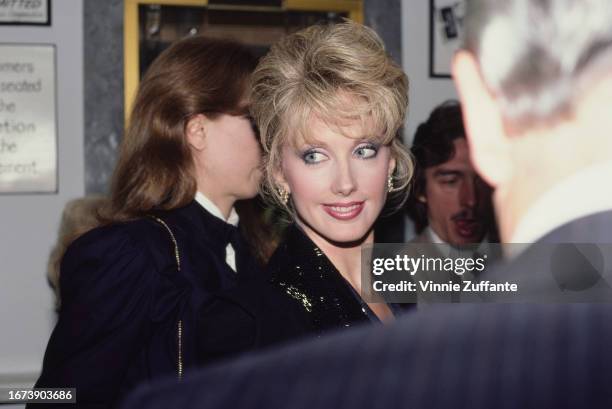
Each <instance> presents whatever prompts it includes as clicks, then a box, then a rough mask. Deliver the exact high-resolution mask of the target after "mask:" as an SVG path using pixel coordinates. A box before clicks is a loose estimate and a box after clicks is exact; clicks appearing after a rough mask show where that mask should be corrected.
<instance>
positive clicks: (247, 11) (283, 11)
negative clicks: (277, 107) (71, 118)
mask: <svg viewBox="0 0 612 409" xmlns="http://www.w3.org/2000/svg"><path fill="white" fill-rule="evenodd" d="M124 7H125V9H124V22H125V26H124V64H125V65H124V79H125V95H124V98H125V100H124V103H125V119H126V120H127V118H128V115H129V112H130V108H131V104H132V100H133V98H134V95H135V93H136V88H137V87H138V83H139V82H140V78H141V77H142V75H143V73H144V72H145V71H146V69H147V68H148V67H149V65H150V64H151V62H152V61H153V60H154V59H155V58H156V57H157V56H158V55H159V53H161V52H162V51H163V50H164V49H165V48H166V47H168V46H169V45H170V44H172V43H173V42H174V41H176V40H179V39H181V38H183V37H187V36H191V35H198V34H203V35H206V36H210V37H217V38H231V39H234V40H238V41H240V42H242V43H243V44H245V45H246V46H247V47H249V48H250V49H251V51H252V52H253V54H255V55H256V56H262V55H264V54H265V53H266V52H267V51H268V49H269V47H270V46H271V45H272V44H273V43H275V42H276V41H278V39H280V38H281V37H282V36H284V35H286V34H288V33H291V32H294V31H297V30H299V29H301V28H303V27H307V26H309V25H312V24H315V23H319V22H333V21H341V19H343V18H350V19H352V20H355V21H358V22H363V0H282V1H281V0H125V2H124Z"/></svg>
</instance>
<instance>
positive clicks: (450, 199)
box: [408, 101, 492, 245]
mask: <svg viewBox="0 0 612 409" xmlns="http://www.w3.org/2000/svg"><path fill="white" fill-rule="evenodd" d="M412 153H413V155H414V158H415V162H416V168H415V178H414V188H413V192H412V195H411V199H410V202H411V203H410V205H409V207H408V208H409V210H410V215H411V217H412V219H413V220H414V222H415V227H416V230H417V232H418V233H421V232H422V231H423V229H425V228H426V227H427V226H429V227H430V228H431V229H432V230H433V232H434V233H435V234H436V235H438V237H440V239H442V240H443V241H445V242H446V243H449V244H452V245H463V244H469V243H478V242H480V241H482V239H483V238H484V236H485V235H486V233H487V231H488V229H489V226H490V225H491V223H492V217H491V205H490V201H491V191H490V189H489V187H488V186H486V184H485V183H484V182H483V181H482V179H480V177H479V176H478V175H477V174H476V172H475V171H474V168H473V167H472V163H471V161H470V154H469V150H468V146H467V141H466V139H465V130H464V128H463V120H462V118H461V107H460V106H459V104H458V103H457V102H455V101H447V102H445V103H443V104H442V105H440V106H438V107H437V108H436V109H434V110H433V111H432V113H431V115H430V116H429V118H428V120H427V121H426V122H424V123H422V124H421V125H420V126H419V127H418V129H417V131H416V134H415V137H414V141H413V145H412Z"/></svg>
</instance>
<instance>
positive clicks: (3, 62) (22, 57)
mask: <svg viewBox="0 0 612 409" xmlns="http://www.w3.org/2000/svg"><path fill="white" fill-rule="evenodd" d="M55 121H56V118H55V47H54V46H52V45H26V44H22V45H13V44H10V45H9V44H0V193H38V192H55V191H57V146H56V145H57V137H56V123H55Z"/></svg>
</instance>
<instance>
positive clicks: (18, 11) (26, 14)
mask: <svg viewBox="0 0 612 409" xmlns="http://www.w3.org/2000/svg"><path fill="white" fill-rule="evenodd" d="M0 24H4V25H36V26H39V25H40V26H48V25H51V0H0Z"/></svg>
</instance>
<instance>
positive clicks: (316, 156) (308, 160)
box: [302, 150, 325, 165]
mask: <svg viewBox="0 0 612 409" xmlns="http://www.w3.org/2000/svg"><path fill="white" fill-rule="evenodd" d="M302 160H303V161H304V163H305V164H307V165H314V164H316V163H319V162H322V161H323V160H325V155H324V154H322V153H321V152H317V151H313V150H309V151H306V152H304V154H302Z"/></svg>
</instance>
